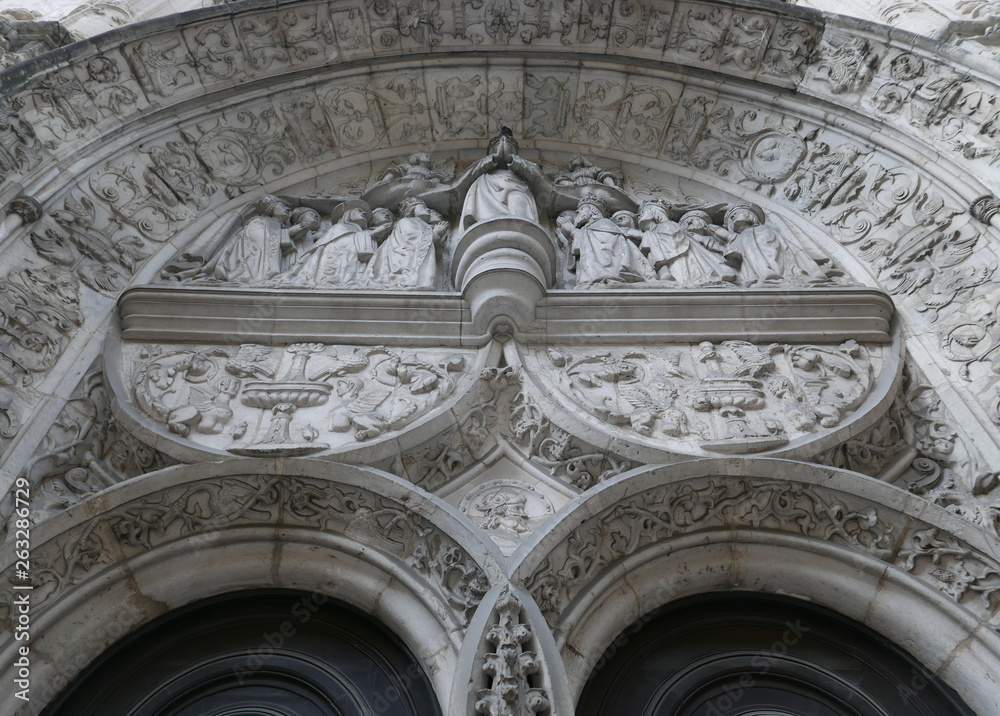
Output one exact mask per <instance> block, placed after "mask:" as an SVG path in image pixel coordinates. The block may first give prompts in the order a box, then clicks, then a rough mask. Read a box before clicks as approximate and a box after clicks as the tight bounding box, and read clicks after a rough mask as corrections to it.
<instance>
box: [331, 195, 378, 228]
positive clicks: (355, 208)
mask: <svg viewBox="0 0 1000 716" xmlns="http://www.w3.org/2000/svg"><path fill="white" fill-rule="evenodd" d="M371 220H372V210H371V207H369V206H368V202H365V201H362V200H361V199H348V200H347V201H345V202H341V203H340V204H337V206H335V207H334V208H333V211H332V212H330V221H332V222H333V223H334V224H336V223H339V222H341V221H349V222H351V223H354V224H357V225H358V226H360V227H361V228H362V229H364V228H367V227H368V225H369V224H370V223H371Z"/></svg>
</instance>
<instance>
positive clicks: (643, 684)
mask: <svg viewBox="0 0 1000 716" xmlns="http://www.w3.org/2000/svg"><path fill="white" fill-rule="evenodd" d="M577 713H578V714H579V716H611V715H612V714H623V713H628V714H635V715H636V716H918V715H919V716H971V715H972V713H973V712H972V711H971V710H970V709H969V708H968V707H967V706H965V704H963V703H962V701H961V699H960V698H959V697H958V696H957V695H956V694H955V693H954V692H953V691H952V690H951V689H949V688H948V687H947V686H945V685H944V684H942V683H941V682H940V681H939V680H938V679H936V678H935V677H934V675H933V674H931V673H930V672H929V671H927V670H926V669H925V668H924V667H922V666H921V665H920V664H919V663H918V662H917V661H916V660H915V659H913V657H912V656H910V655H909V654H907V653H906V652H905V651H903V650H902V649H900V648H898V647H897V646H895V645H894V644H892V643H891V642H889V641H888V640H886V639H885V638H884V637H882V636H880V635H878V634H876V633H875V632H873V631H871V630H869V629H867V628H865V627H864V626H862V625H860V624H857V623H855V622H853V621H851V620H849V619H847V618H845V617H843V616H841V615H839V614H837V613H835V612H833V611H831V610H828V609H824V608H822V607H818V606H815V605H812V604H808V603H806V602H802V601H800V600H794V599H788V598H783V597H773V596H762V595H757V594H749V593H742V594H741V593H735V594H713V595H699V596H697V597H693V598H687V599H683V600H680V601H678V602H676V603H674V604H671V605H668V606H665V607H663V608H662V609H660V610H657V612H655V613H653V614H651V615H647V617H645V618H643V619H640V620H639V621H637V622H636V623H634V624H632V625H631V626H629V627H628V628H627V629H626V630H625V631H623V632H622V633H621V635H619V637H618V638H617V639H615V641H614V642H613V643H612V645H611V646H610V647H609V648H608V649H607V650H606V651H605V653H604V656H603V657H602V659H601V660H600V661H599V662H598V664H597V666H596V668H595V670H594V671H593V673H592V674H591V677H590V679H589V680H588V682H587V685H586V686H585V688H584V690H583V693H582V695H581V697H580V701H579V705H578V708H577Z"/></svg>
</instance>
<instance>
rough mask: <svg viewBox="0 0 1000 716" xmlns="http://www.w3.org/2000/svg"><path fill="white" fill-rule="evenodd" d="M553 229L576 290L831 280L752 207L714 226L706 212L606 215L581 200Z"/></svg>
mask: <svg viewBox="0 0 1000 716" xmlns="http://www.w3.org/2000/svg"><path fill="white" fill-rule="evenodd" d="M678 213H680V215H679V217H677V218H676V220H675V219H673V218H671V216H676V215H677V214H678ZM609 214H610V216H609ZM558 225H559V229H560V231H561V232H562V233H563V235H564V236H566V237H567V239H569V241H570V246H571V249H572V253H573V255H574V257H575V258H576V266H575V272H576V277H577V283H576V287H577V288H588V287H591V286H606V287H612V286H615V285H623V284H636V283H646V284H658V285H663V286H675V287H695V286H713V285H725V284H736V285H741V286H755V285H768V284H771V285H776V284H785V285H799V286H804V285H820V284H827V283H830V282H831V281H832V280H833V279H834V278H835V277H836V276H837V272H836V271H835V270H834V269H833V268H832V267H831V266H829V264H828V262H827V260H826V259H824V258H820V257H816V256H812V255H810V253H809V252H808V251H807V250H806V249H804V248H803V247H802V246H801V245H799V244H798V243H797V242H796V241H795V240H794V239H792V238H791V237H789V236H787V235H785V234H784V233H781V232H779V231H776V230H775V229H773V228H772V227H770V226H768V225H766V224H765V219H764V213H763V211H762V210H761V209H760V207H758V206H755V205H753V204H734V205H730V206H729V207H728V209H727V210H726V212H725V217H724V219H723V222H722V225H719V224H716V223H714V221H713V218H712V215H711V214H710V213H709V212H708V211H705V210H703V209H698V208H691V207H676V206H672V205H671V204H669V203H668V202H666V201H664V200H663V199H658V198H653V199H649V200H647V201H644V202H642V203H641V204H640V205H639V209H638V211H637V212H632V211H629V210H627V209H620V210H618V211H615V212H613V213H612V212H609V211H608V210H607V208H606V206H605V205H604V202H602V201H601V199H600V198H585V199H583V200H582V201H581V202H580V206H579V208H578V209H577V210H576V211H575V212H572V213H570V212H567V213H566V214H564V215H563V216H561V217H560V219H559V221H558Z"/></svg>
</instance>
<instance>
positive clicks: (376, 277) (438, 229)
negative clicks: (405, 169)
mask: <svg viewBox="0 0 1000 716" xmlns="http://www.w3.org/2000/svg"><path fill="white" fill-rule="evenodd" d="M399 208H400V211H401V212H402V217H401V218H400V219H399V220H398V221H397V222H396V224H395V226H393V227H392V231H391V232H390V233H389V236H388V237H387V238H386V239H385V241H383V242H382V244H381V246H379V247H378V250H377V251H376V252H375V255H374V257H373V258H372V260H371V261H370V262H369V264H368V269H367V270H366V271H365V276H364V283H365V284H366V285H368V286H372V287H380V288H394V289H433V288H434V287H435V282H436V278H437V256H436V245H437V244H438V242H440V240H441V239H442V238H443V237H444V236H445V234H447V232H448V222H446V221H443V220H442V218H441V215H440V214H438V213H437V212H436V211H434V210H433V209H429V208H428V207H427V204H425V203H424V202H423V200H422V199H418V198H416V197H409V198H406V199H403V201H401V202H400V204H399Z"/></svg>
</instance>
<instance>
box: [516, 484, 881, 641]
mask: <svg viewBox="0 0 1000 716" xmlns="http://www.w3.org/2000/svg"><path fill="white" fill-rule="evenodd" d="M859 502H860V501H859ZM738 527H748V528H751V527H752V528H754V529H769V530H778V531H782V532H790V533H793V534H801V535H805V536H808V537H813V538H816V539H822V540H825V541H829V542H834V543H836V544H839V545H843V546H845V547H848V548H851V549H855V550H858V551H861V552H865V553H868V554H871V555H873V556H875V557H878V558H880V559H888V558H889V557H890V556H891V555H892V551H893V546H894V543H895V540H894V537H893V531H894V527H893V525H892V524H890V523H888V522H886V521H885V520H884V519H883V518H882V517H881V516H880V515H879V514H878V512H877V510H876V509H875V508H874V507H872V506H870V505H864V504H858V505H856V506H855V505H854V504H853V501H852V500H851V498H848V497H847V496H844V495H839V494H837V493H833V492H829V491H827V490H823V489H821V488H817V487H813V486H806V485H798V484H792V483H786V482H780V481H776V480H758V479H750V478H742V479H736V480H729V481H721V480H717V479H708V480H701V481H689V482H685V483H680V484H675V485H669V486H665V487H657V488H654V489H651V490H646V491H644V492H642V493H639V494H636V495H631V496H629V497H627V498H625V499H623V500H622V501H621V502H619V503H618V504H616V505H613V506H611V507H609V508H608V509H606V510H604V511H602V512H601V513H600V514H597V515H595V516H593V517H591V518H589V519H587V520H586V521H585V522H584V523H583V524H581V525H580V526H579V527H578V528H577V529H576V530H574V531H573V533H572V534H570V535H569V536H568V537H567V538H566V539H565V540H563V541H562V542H561V543H560V544H559V545H557V546H556V547H555V548H554V549H553V550H552V552H551V553H549V555H548V556H547V557H545V559H544V560H543V561H542V563H541V564H539V566H538V567H537V568H536V569H535V571H534V573H533V574H532V575H531V576H530V577H529V578H528V580H527V584H526V588H527V589H528V591H529V592H530V593H531V595H532V596H533V597H534V598H535V601H536V602H537V603H538V605H539V607H540V608H541V610H542V612H543V614H544V615H545V618H546V620H547V621H548V623H549V625H550V626H554V625H555V624H556V622H557V621H558V619H559V615H560V614H561V613H562V612H563V611H564V609H565V608H566V606H567V605H568V604H569V603H570V602H571V601H573V599H575V598H576V596H577V595H578V594H580V593H581V592H582V591H583V590H584V589H585V588H586V585H587V584H588V583H590V582H591V581H592V580H593V579H594V578H595V577H597V575H598V574H600V573H601V572H602V571H603V570H604V569H605V568H606V567H608V566H610V565H612V564H613V563H615V562H616V561H618V560H620V559H622V558H624V557H627V556H629V555H631V554H634V553H635V552H637V551H638V550H640V549H642V548H644V547H648V546H650V545H653V544H656V543H657V542H661V541H663V540H669V539H671V538H673V537H675V536H677V535H680V534H688V533H691V532H696V531H699V530H707V529H732V528H738Z"/></svg>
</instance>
